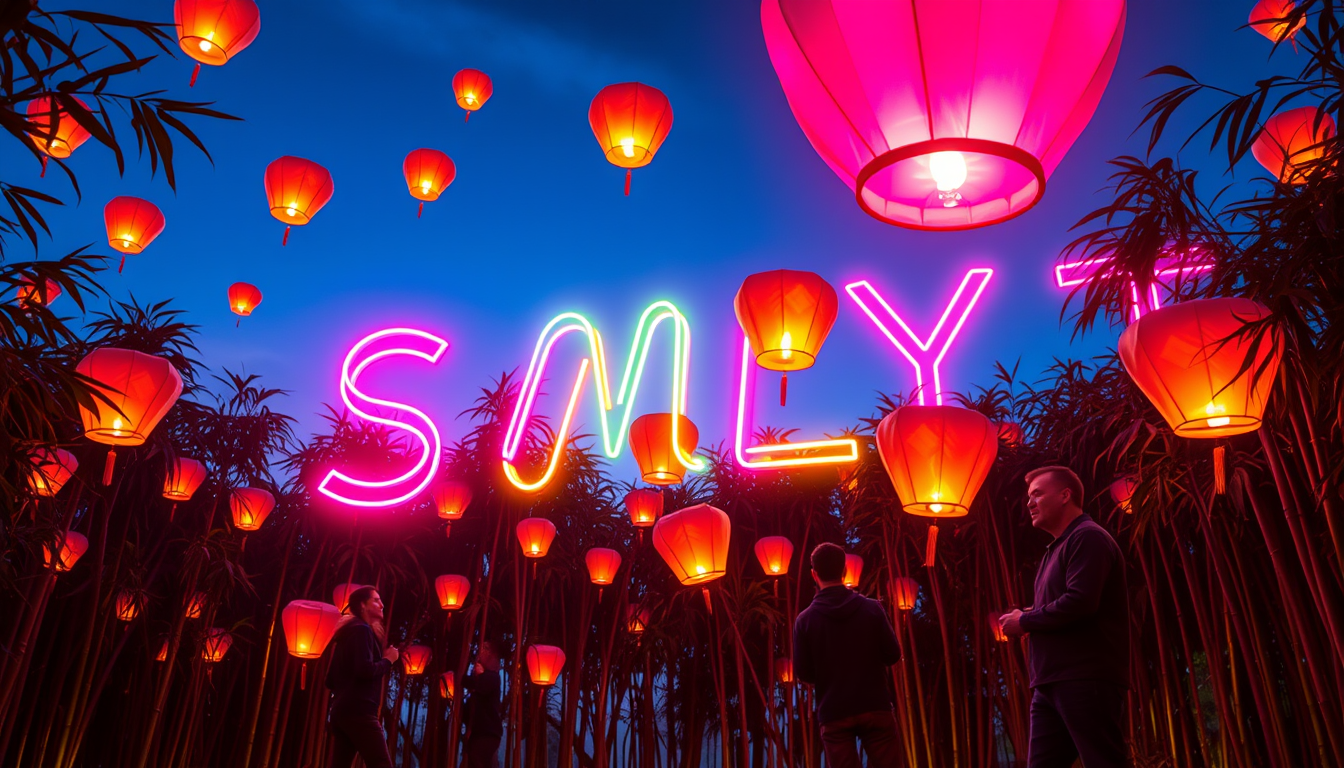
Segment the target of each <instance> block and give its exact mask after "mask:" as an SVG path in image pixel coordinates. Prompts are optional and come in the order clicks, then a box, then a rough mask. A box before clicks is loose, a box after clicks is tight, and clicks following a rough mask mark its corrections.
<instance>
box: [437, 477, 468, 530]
mask: <svg viewBox="0 0 1344 768" xmlns="http://www.w3.org/2000/svg"><path fill="white" fill-rule="evenodd" d="M469 506H471V486H469V485H467V484H466V483H464V482H462V481H461V480H444V481H442V482H440V483H438V484H437V485H435V486H434V508H435V509H436V510H438V513H439V517H441V518H443V520H444V522H445V523H447V526H446V528H445V530H446V531H447V533H448V535H452V533H453V522H454V521H456V520H461V519H462V515H464V514H466V511H467V507H469Z"/></svg>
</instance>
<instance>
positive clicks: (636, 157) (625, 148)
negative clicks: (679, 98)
mask: <svg viewBox="0 0 1344 768" xmlns="http://www.w3.org/2000/svg"><path fill="white" fill-rule="evenodd" d="M588 125H590V126H592V129H593V136H595V137H597V144H598V146H600V147H601V148H602V152H603V153H604V154H605V155H606V157H607V162H609V163H611V164H612V165H614V166H616V167H617V168H624V169H625V194H627V195H628V194H630V172H631V170H632V169H634V168H640V167H643V166H645V165H648V164H649V163H650V162H652V161H653V156H654V155H656V154H658V148H659V147H661V146H662V145H663V140H664V139H666V138H667V132H668V131H670V130H672V104H671V103H669V102H668V100H667V96H665V95H663V92H662V91H660V90H658V89H657V88H654V87H653V86H651V85H644V84H643V83H617V84H615V85H608V86H607V87H606V88H603V89H602V90H600V91H598V92H597V95H596V96H594V97H593V103H592V105H591V106H589V107H588Z"/></svg>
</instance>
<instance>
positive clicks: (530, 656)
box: [527, 645, 565, 686]
mask: <svg viewBox="0 0 1344 768" xmlns="http://www.w3.org/2000/svg"><path fill="white" fill-rule="evenodd" d="M564 666H565V652H564V651H562V650H560V649H559V648H556V647H555V646H554V645H529V646H528V647H527V672H528V674H529V675H531V677H532V682H533V683H534V684H536V685H546V686H550V685H555V683H556V681H557V680H559V679H560V670H561V669H563V668H564Z"/></svg>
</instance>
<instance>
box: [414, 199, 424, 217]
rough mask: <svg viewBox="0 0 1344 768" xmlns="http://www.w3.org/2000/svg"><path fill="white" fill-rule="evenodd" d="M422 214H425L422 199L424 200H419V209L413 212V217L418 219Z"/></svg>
mask: <svg viewBox="0 0 1344 768" xmlns="http://www.w3.org/2000/svg"><path fill="white" fill-rule="evenodd" d="M423 215H425V201H424V200H421V201H420V210H418V211H416V212H415V218H417V219H418V218H420V217H421V216H423Z"/></svg>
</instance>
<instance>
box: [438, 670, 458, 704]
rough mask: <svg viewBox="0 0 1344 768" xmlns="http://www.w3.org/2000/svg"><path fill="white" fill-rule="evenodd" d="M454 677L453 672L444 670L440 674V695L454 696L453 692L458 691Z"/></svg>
mask: <svg viewBox="0 0 1344 768" xmlns="http://www.w3.org/2000/svg"><path fill="white" fill-rule="evenodd" d="M453 678H454V675H453V673H452V672H444V673H443V674H442V675H439V696H441V697H443V698H445V699H451V698H453V694H454V693H456V692H457V686H456V685H454V681H453Z"/></svg>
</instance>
